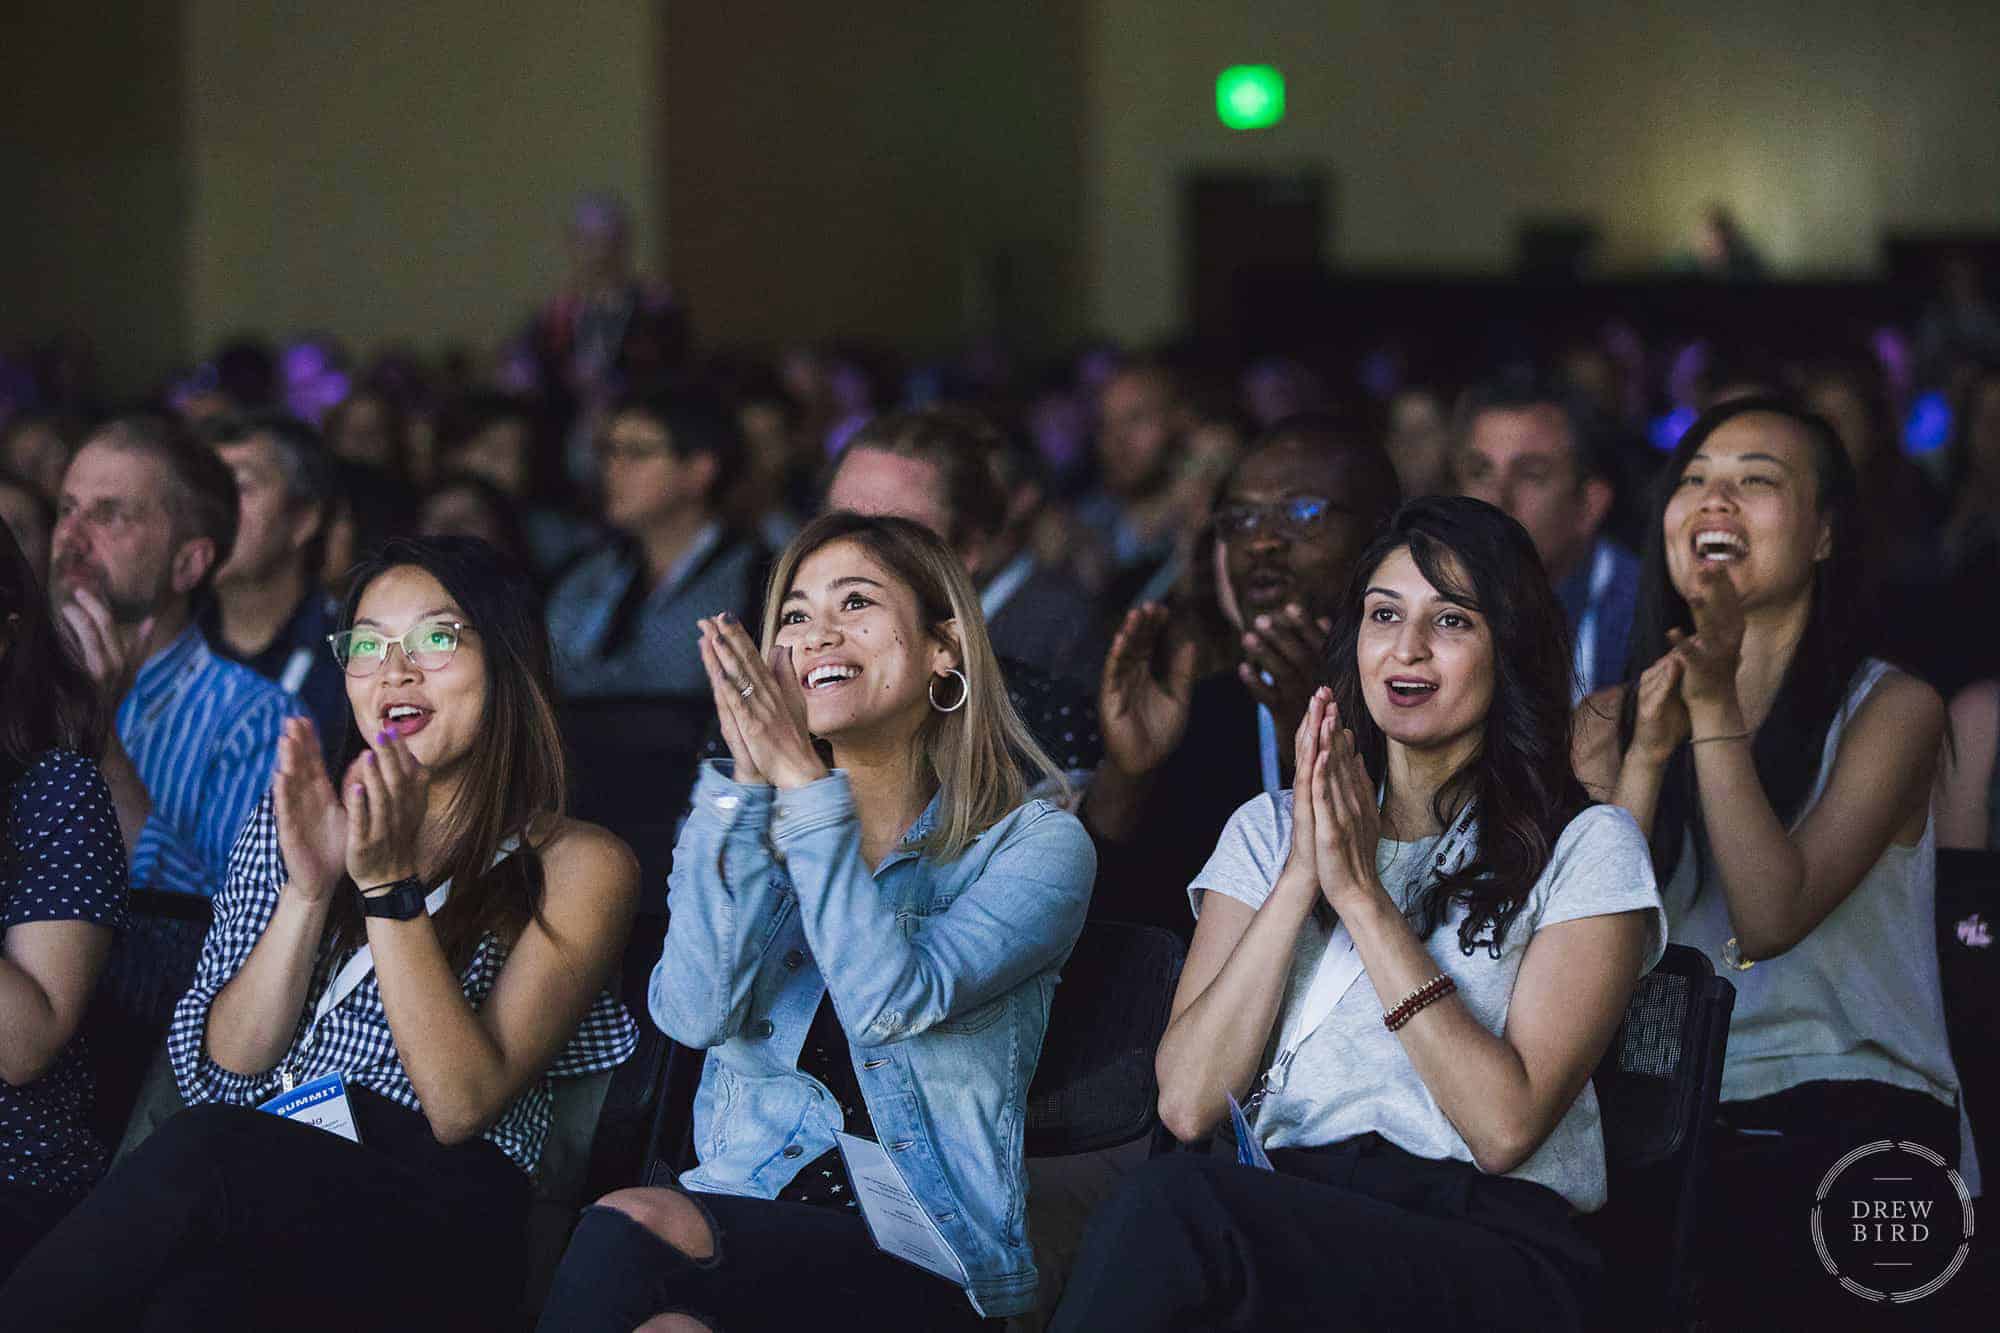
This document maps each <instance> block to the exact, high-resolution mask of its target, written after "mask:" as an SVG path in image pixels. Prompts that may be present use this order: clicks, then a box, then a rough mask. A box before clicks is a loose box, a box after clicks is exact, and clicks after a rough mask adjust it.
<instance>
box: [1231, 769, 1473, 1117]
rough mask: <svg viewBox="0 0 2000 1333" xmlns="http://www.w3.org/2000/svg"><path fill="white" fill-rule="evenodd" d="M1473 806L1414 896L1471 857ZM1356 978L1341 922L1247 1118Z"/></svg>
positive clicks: (1354, 956) (1350, 940)
mask: <svg viewBox="0 0 2000 1333" xmlns="http://www.w3.org/2000/svg"><path fill="white" fill-rule="evenodd" d="M1375 803H1376V806H1377V807H1378V808H1379V807H1380V806H1381V803H1382V797H1381V794H1380V793H1379V792H1378V793H1377V795H1376V798H1375ZM1474 804H1475V803H1474V802H1472V801H1467V802H1466V803H1465V808H1464V809H1463V810H1461V811H1459V812H1458V818H1457V819H1454V820H1453V821H1452V822H1451V828H1450V829H1448V830H1446V832H1445V835H1444V838H1443V840H1442V841H1441V842H1439V844H1438V850H1437V855H1436V857H1435V859H1434V860H1433V861H1432V863H1431V872H1430V874H1429V875H1427V876H1426V877H1425V879H1424V882H1423V883H1421V884H1418V885H1417V886H1416V887H1414V888H1413V889H1412V893H1419V892H1422V891H1423V888H1424V887H1425V886H1426V885H1427V884H1428V883H1429V882H1430V881H1431V880H1433V879H1440V878H1443V877H1445V876H1447V875H1451V874H1454V873H1456V872H1457V871H1458V870H1459V869H1460V868H1461V867H1462V866H1463V865H1464V864H1465V861H1466V858H1467V857H1469V856H1470V855H1471V854H1472V849H1473V848H1474V847H1476V846H1477V845H1478V841H1479V820H1478V818H1477V816H1476V815H1475V814H1474V813H1473V806H1474ZM1296 832H1297V830H1296V829H1294V833H1296ZM1360 975H1361V952H1360V950H1358V949H1356V948H1355V947H1354V936H1353V935H1351V934H1349V933H1348V929H1347V923H1346V922H1344V921H1343V922H1340V923H1339V924H1337V925H1335V926H1334V928H1333V934H1332V935H1330V936H1329V937H1328V938H1327V942H1326V952H1325V953H1324V954H1321V955H1320V960H1319V966H1318V967H1317V968H1315V969H1314V970H1313V979H1312V985H1311V986H1309V987H1307V988H1306V994H1305V999H1304V1000H1303V1001H1302V1002H1301V1003H1300V1004H1299V1005H1298V1007H1297V1008H1295V1009H1293V1010H1292V1011H1291V1012H1290V1013H1289V1014H1287V1015H1286V1016H1285V1022H1284V1025H1283V1026H1282V1027H1281V1028H1280V1029H1279V1036H1278V1054H1277V1058H1275V1059H1274V1060H1272V1061H1271V1067H1270V1068H1269V1069H1267V1070H1265V1071H1264V1076H1263V1077H1262V1078H1260V1079H1258V1080H1257V1086H1256V1087H1255V1088H1253V1089H1252V1090H1251V1093H1250V1100H1249V1101H1248V1102H1246V1103H1244V1108H1243V1109H1244V1110H1245V1112H1247V1113H1248V1114H1249V1115H1250V1116H1252V1117H1255V1116H1256V1114H1257V1111H1258V1109H1259V1108H1260V1107H1261V1106H1262V1105H1263V1102H1264V1099H1265V1098H1266V1097H1267V1096H1269V1095H1270V1094H1271V1093H1273V1092H1276V1091H1281V1090H1283V1088H1284V1086H1285V1080H1286V1079H1287V1078H1289V1077H1291V1072H1292V1060H1293V1058H1294V1057H1296V1056H1297V1055H1298V1053H1299V1047H1301V1046H1303V1045H1304V1044H1305V1042H1306V1039H1307V1038H1308V1037H1310V1036H1312V1034H1313V1033H1314V1032H1317V1031H1318V1030H1319V1026H1320V1024H1322V1023H1324V1022H1325V1021H1326V1020H1327V1016H1328V1015H1330V1014H1331V1013H1333V1008H1334V1006H1335V1005H1337V1004H1339V1003H1340V999H1341V997H1342V996H1343V995H1345V994H1347V991H1348V988H1349V987H1351V986H1352V985H1353V984H1354V982H1355V979H1356V978H1358V977H1359V976H1360Z"/></svg>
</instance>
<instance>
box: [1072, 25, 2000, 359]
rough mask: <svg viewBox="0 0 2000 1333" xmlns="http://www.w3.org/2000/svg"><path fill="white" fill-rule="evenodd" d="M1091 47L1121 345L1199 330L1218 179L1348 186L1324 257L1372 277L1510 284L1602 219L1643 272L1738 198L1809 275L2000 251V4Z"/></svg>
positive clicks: (1101, 194) (1093, 233) (1098, 207)
mask: <svg viewBox="0 0 2000 1333" xmlns="http://www.w3.org/2000/svg"><path fill="white" fill-rule="evenodd" d="M1088 41H1089V52H1090V61H1091V68H1092V79H1091V82H1090V84H1089V98H1090V101H1089V109H1088V116H1089V126H1090V135H1089V138H1088V142H1087V149H1086V154H1085V181H1086V193H1085V201H1084V211H1085V217H1086V227H1087V240H1086V255H1087V261H1086V266H1087V271H1088V273H1089V275H1090V278H1089V292H1088V298H1087V299H1088V310H1089V315H1090V318H1091V319H1092V321H1093V322H1094V323H1095V325H1096V326H1097V327H1099V328H1101V329H1104V330H1106V331H1108V332H1111V333H1114V334H1117V335H1120V336H1125V337H1135V338H1144V337H1152V336H1158V335H1160V334H1162V333H1165V332H1167V331H1169V330H1171V329H1172V328H1173V327H1174V326H1175V325H1176V323H1177V322H1178V320H1179V318H1180V312H1181V309H1182V298H1181V292H1180V281H1179V265H1180V238H1179V235H1178V230H1177V224H1176V218H1177V213H1178V208H1179V196H1178V180H1179V178H1180V176H1181V174H1182V173H1183V172H1185V171H1187V170H1188V169H1189V168H1191V167H1195V166H1209V165H1259V166H1265V167H1278V166H1299V165H1306V166H1317V167H1321V168H1323V169H1325V170H1326V171H1328V172H1329V173H1330V174H1331V175H1332V177H1333V180H1334V192H1335V200H1336V202H1335V207H1334V210H1333V214H1334V215H1333V217H1332V218H1331V219H1330V220H1329V234H1328V237H1327V249H1328V253H1329V254H1330V255H1331V256H1333V257H1334V258H1335V259H1336V260H1337V261H1338V262H1340V263H1343V264H1347V265H1353V266H1358V267H1370V266H1373V267H1397V268H1417V267H1433V266H1435V267H1447V268H1472V269H1485V270H1493V269H1498V268H1501V267H1504V266H1505V265H1507V264H1508V263H1509V262H1510V260H1511V257H1512V253H1513V245H1514V237H1515V228H1516V226H1517V224H1518V222H1519V221H1520V219H1521V218H1522V217H1523V216H1524V215H1528V214H1560V213H1585V214H1589V215H1592V216H1594V217H1595V218H1596V219H1597V220H1598V223H1599V225H1600V227H1601V228H1602V230H1603V233H1604V246H1603V248H1602V251H1601V257H1602V259H1603V260H1604V262H1605V263H1606V265H1607V266H1609V267H1611V268H1613V269H1621V268H1631V267H1634V266H1637V265H1643V264H1648V263H1653V262H1657V261H1659V260H1660V259H1662V258H1664V257H1665V256H1667V255H1669V254H1670V253H1672V252H1673V251H1674V250H1676V249H1678V248H1681V247H1682V246H1684V245H1685V244H1686V242H1687V238H1688V237H1689V235H1690V233H1691V231H1692V229H1693V223H1694V219H1695V217H1696V215H1697V213H1698V212H1699V210H1700V209H1701V208H1702V207H1703V206H1704V205H1706V204H1707V203H1709V202H1711V201H1714V200H1723V201H1727V202H1728V203H1729V204H1731V205H1732V206H1733V207H1734V208H1735V210H1736V212H1737V214H1738V216H1739V218H1740V219H1741V221H1742V222H1743V223H1744V225H1745V228H1746V230H1747V231H1748V232H1749V233H1750V235H1751V236H1752V237H1753V238H1754V239H1755V241H1756V242H1757V243H1758V244H1759V245H1760V246H1761V247H1762V248H1763V250H1764V251H1765V253H1766V254H1767V256H1768V257H1769V258H1770V259H1771V260H1772V261H1773V263H1774V265H1775V266H1777V267H1778V268H1779V269H1781V270H1782V271H1790V272H1852V271H1858V270H1866V269H1868V268H1869V267H1871V266H1872V265H1873V263H1874V262H1875V260H1876V256H1877V251H1878V243H1879V236H1880V233H1881V231H1882V229H1883V228H1885V227H1889V226H1900V227H1925V228H1940V229H1942V228H1950V227H1987V228H1996V227H2000V150H1996V149H1995V147H1994V145H1995V144H2000V97H1996V96H1995V95H1994V93H1993V63H1992V62H1993V52H1995V51H1996V50H2000V5H1993V4H1991V3H1988V2H1987V0H1916V2H1915V3H1905V2H1904V0H1821V2H1820V3H1811V2H1810V0H1680V2H1679V3H1676V4H1673V5H1671V6H1668V5H1659V4H1650V3H1649V4H1629V5H1625V4H1621V5H1614V6H1607V5H1602V4H1594V3H1588V0H1516V2H1515V3H1513V4H1511V5H1509V6H1508V7H1507V9H1506V11H1505V17H1504V19H1500V18H1496V17H1494V14H1493V10H1492V8H1491V7H1488V6H1483V5H1474V4H1470V3H1466V2H1465V0H1455V2H1453V3H1444V4H1436V5H1429V6H1402V5H1390V4H1372V3H1359V2H1357V0H1342V2H1340V3H1324V2H1314V0H1262V3H1259V4H1257V5H1255V6H1219V5H1209V4H1199V3H1195V2H1194V0H1093V3H1092V5H1091V8H1090V16H1089V33H1088ZM1248 62H1265V63H1272V64H1276V65H1278V66H1279V67H1280V68H1281V69H1283V70H1284V72H1285V74H1286V79H1287V85H1288V87H1287V93H1288V115H1287V118H1286V121H1285V123H1284V124H1282V125H1281V126H1279V127H1277V128H1275V129H1273V130H1269V131H1263V132H1258V133H1251V134H1237V133H1233V132H1231V131H1229V130H1226V129H1224V128H1223V127H1222V126H1221V125H1220V124H1219V123H1218V122H1217V120H1216V118H1215V112H1214V92H1213V87H1214V78H1215V75H1216V73H1217V72H1218V71H1219V70H1220V69H1221V68H1223V67H1224V66H1226V65H1231V64H1237V63H1248Z"/></svg>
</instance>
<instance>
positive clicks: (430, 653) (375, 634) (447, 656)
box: [326, 620, 471, 676]
mask: <svg viewBox="0 0 2000 1333" xmlns="http://www.w3.org/2000/svg"><path fill="white" fill-rule="evenodd" d="M470 628H471V626H469V625H466V624H464V623H462V622H460V621H456V620H420V621H418V622H417V623H416V624H414V625H412V626H410V629H409V632H408V633H407V634H404V635H403V636H402V637H401V638H394V637H392V636H390V635H388V634H385V633H383V632H382V631H381V630H379V629H373V628H369V627H366V626H364V627H363V628H361V629H344V630H342V631H340V633H338V634H329V635H327V636H326V641H327V643H328V645H329V646H331V647H332V649H333V660H334V661H336V662H338V663H340V668H341V670H343V671H345V672H346V673H347V674H348V675H350V676H372V675H374V674H375V673H376V672H377V671H380V670H381V669H382V664H383V663H384V662H386V661H388V660H389V648H390V646H391V645H392V644H400V645H401V646H402V649H403V656H404V657H405V658H406V659H408V660H409V662H410V663H411V664H412V665H414V666H416V667H417V668H418V669H419V670H422V671H439V670H442V669H443V668H444V666H445V664H446V663H448V662H450V661H451V655H452V654H453V653H455V652H457V651H458V641H459V640H460V639H461V638H463V637H464V636H465V632H466V630H468V629H470Z"/></svg>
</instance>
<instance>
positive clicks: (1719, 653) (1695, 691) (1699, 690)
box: [1667, 569, 1743, 712]
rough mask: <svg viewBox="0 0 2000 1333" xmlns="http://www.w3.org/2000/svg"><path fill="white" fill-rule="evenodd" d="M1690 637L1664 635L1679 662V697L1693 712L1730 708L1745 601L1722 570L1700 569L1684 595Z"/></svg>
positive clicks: (1675, 631) (1733, 700) (1740, 651)
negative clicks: (1691, 625)
mask: <svg viewBox="0 0 2000 1333" xmlns="http://www.w3.org/2000/svg"><path fill="white" fill-rule="evenodd" d="M1687 603H1688V610H1689V611H1691V612H1693V614H1694V633H1693V634H1688V633H1686V632H1684V631H1682V630H1679V629H1670V630H1668V631H1667V639H1668V640H1669V642H1671V643H1672V644H1673V651H1674V653H1675V655H1676V656H1678V657H1679V658H1680V659H1681V661H1682V664H1683V670H1682V672H1681V698H1682V699H1684V700H1685V701H1686V702H1687V706H1688V708H1689V710H1690V711H1691V712H1700V711H1702V710H1704V709H1713V708H1722V707H1733V706H1734V705H1735V704H1736V668H1737V666H1738V664H1739V663H1741V662H1742V660H1743V599H1742V597H1741V595H1739V594H1738V593H1737V591H1736V585H1735V584H1733V583H1731V582H1730V581H1729V571H1728V570H1726V569H1703V570H1700V571H1698V572H1697V573H1696V575H1695V588H1694V591H1692V592H1691V593H1689V594H1688V599H1687Z"/></svg>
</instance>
